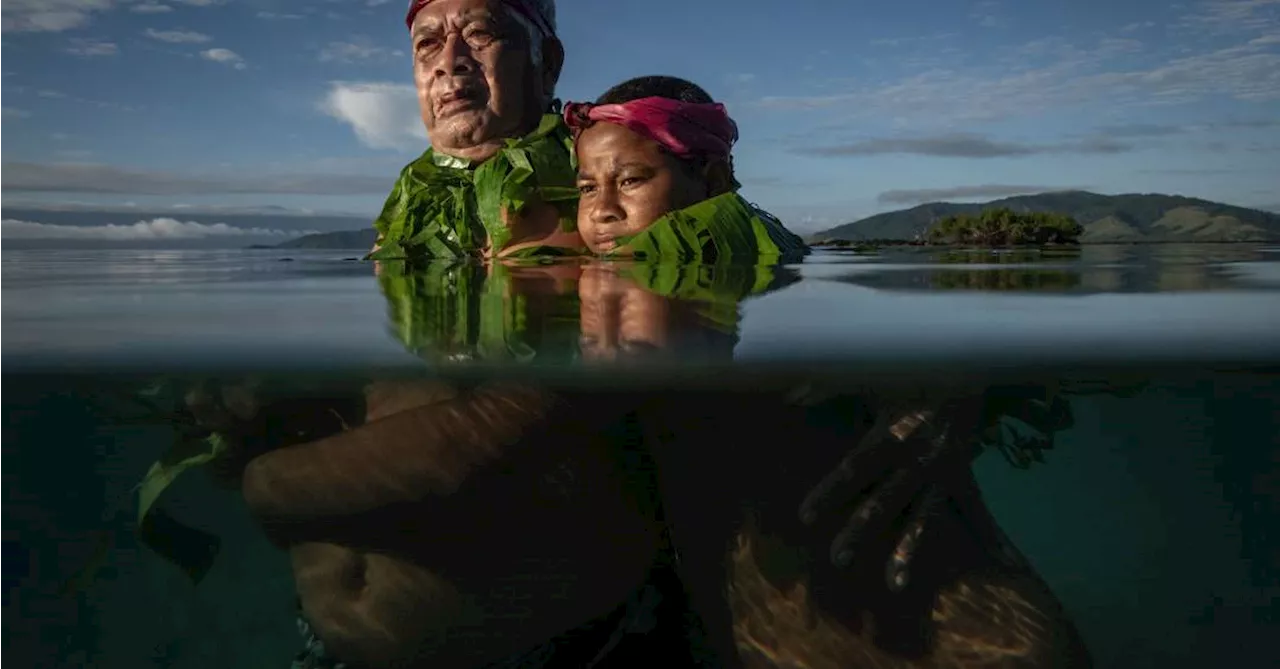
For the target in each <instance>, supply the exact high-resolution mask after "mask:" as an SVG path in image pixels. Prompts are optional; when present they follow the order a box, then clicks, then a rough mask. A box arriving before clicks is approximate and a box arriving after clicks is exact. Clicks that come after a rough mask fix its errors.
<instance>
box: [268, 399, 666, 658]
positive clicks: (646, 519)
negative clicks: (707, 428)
mask: <svg viewBox="0 0 1280 669" xmlns="http://www.w3.org/2000/svg"><path fill="white" fill-rule="evenodd" d="M433 385H434V384H414V385H413V386H409V387H405V386H403V385H400V386H399V387H397V388H395V389H394V390H393V391H392V392H389V393H388V392H385V391H387V390H388V389H387V388H385V387H384V388H381V389H378V390H375V391H373V392H371V394H370V397H371V398H376V397H378V396H380V395H381V396H383V397H391V398H394V400H393V401H394V402H396V403H398V404H399V406H398V407H394V408H392V407H389V406H386V405H382V404H381V403H379V402H377V401H376V399H375V402H373V403H371V404H370V407H369V412H368V413H369V419H370V422H369V423H367V424H366V425H364V426H362V427H360V428H357V429H356V430H352V431H348V432H344V433H342V434H339V435H335V436H334V437H330V438H328V439H325V440H321V441H318V442H313V443H311V444H306V445H302V446H297V447H290V448H286V449H282V450H280V451H277V452H274V453H270V454H267V455H264V456H261V457H259V458H258V459H256V460H255V461H253V462H252V463H251V464H250V465H249V467H248V469H247V470H246V473H245V478H244V492H245V497H246V499H247V500H248V501H249V504H250V507H251V509H252V510H253V511H254V513H255V514H256V515H257V516H258V518H259V519H260V520H261V521H262V523H263V525H264V527H266V528H267V529H268V532H269V533H270V534H272V535H273V536H274V537H275V538H276V539H277V541H280V542H282V543H286V544H288V545H289V550H290V555H291V559H292V562H293V567H294V574H295V578H296V582H297V586H298V593H299V597H300V599H301V604H302V610H303V613H304V615H305V617H306V619H307V620H308V621H309V623H310V625H311V626H312V628H313V629H314V631H315V632H316V634H317V635H318V637H319V638H320V639H321V640H322V641H323V642H324V644H325V646H326V648H327V649H329V651H330V652H331V653H332V655H333V656H334V657H336V658H339V659H341V660H342V661H344V662H347V663H349V664H350V665H351V666H354V667H366V668H370V669H372V668H375V667H408V666H479V665H482V664H484V663H485V662H489V661H493V660H497V659H500V658H502V657H506V656H509V655H511V654H515V653H519V652H521V651H524V650H526V649H528V648H531V647H535V646H537V645H539V643H540V642H544V641H545V640H546V639H548V638H551V637H554V636H555V635H557V634H559V633H562V632H565V631H567V630H569V629H571V628H574V627H577V626H579V625H582V624H584V623H587V622H588V621H590V620H592V619H594V618H599V617H602V616H607V615H608V614H610V613H611V612H614V610H615V609H618V608H619V607H620V606H622V605H624V604H625V602H627V601H628V599H629V598H630V597H631V596H632V595H633V594H634V593H635V592H636V591H638V590H640V589H641V588H642V587H643V586H644V584H645V582H646V579H647V578H648V577H649V575H650V571H651V570H652V568H653V567H654V564H655V560H656V557H657V554H658V551H659V550H660V548H661V544H662V535H661V529H660V527H659V525H658V523H657V521H656V512H655V510H654V508H653V507H654V501H653V500H652V496H651V495H652V493H651V492H650V490H651V487H649V486H646V485H645V481H644V480H643V477H644V476H645V475H646V468H645V467H643V466H640V467H637V466H632V465H633V463H624V462H622V460H621V459H622V458H624V457H625V455H626V454H625V453H620V452H619V449H618V448H617V447H618V446H624V447H625V443H620V442H619V440H620V439H625V437H622V436H621V435H620V434H619V433H618V432H617V431H616V430H615V431H611V430H610V428H611V427H612V426H613V425H615V424H616V421H615V419H614V417H605V416H604V415H601V414H600V413H598V412H597V413H596V414H595V415H592V413H591V412H592V410H593V409H599V406H598V405H591V404H588V403H585V402H574V401H573V399H572V398H569V399H567V398H565V397H564V396H556V395H552V394H551V393H547V392H543V391H540V390H534V389H529V388H524V387H515V386H489V387H481V388H476V389H474V390H472V391H469V392H456V391H453V390H451V389H448V388H446V387H443V386H437V387H435V388H433V387H432V386H433ZM407 398H408V399H407ZM406 402H407V403H408V404H409V405H413V406H408V407H407V410H402V411H399V412H397V413H395V414H394V415H390V416H387V415H385V414H386V413H387V412H388V411H391V410H394V409H406V406H407V405H406ZM580 412H585V416H584V413H580Z"/></svg>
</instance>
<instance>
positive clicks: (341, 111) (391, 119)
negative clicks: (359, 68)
mask: <svg viewBox="0 0 1280 669" xmlns="http://www.w3.org/2000/svg"><path fill="white" fill-rule="evenodd" d="M320 108H321V109H322V110H323V111H324V112H325V113H326V114H329V115H330V116H333V117H334V118H336V119H338V120H340V121H343V122H345V123H347V124H349V125H350V126H351V129H352V130H354V131H355V133H356V137H358V138H359V139H360V141H361V142H362V143H364V144H365V145H366V146H370V147H373V148H379V149H402V150H412V151H418V150H420V148H421V147H422V144H423V141H424V140H426V138H427V132H426V129H425V128H424V127H423V125H422V118H421V116H420V115H419V112H418V96H417V92H416V91H415V90H414V87H413V86H412V85H406V84H393V83H387V82H342V81H336V82H333V83H332V84H331V86H330V89H329V92H328V94H326V95H325V97H324V99H323V100H322V101H321V102H320Z"/></svg>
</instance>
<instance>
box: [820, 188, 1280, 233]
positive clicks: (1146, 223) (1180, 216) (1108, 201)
mask: <svg viewBox="0 0 1280 669" xmlns="http://www.w3.org/2000/svg"><path fill="white" fill-rule="evenodd" d="M995 207H1008V208H1009V209H1012V210H1013V211H1015V212H1052V213H1061V214H1066V215H1068V216H1071V217H1072V218H1074V219H1076V221H1077V222H1079V223H1080V224H1081V225H1083V226H1084V235H1083V236H1081V238H1080V241H1081V242H1082V243H1085V244H1089V243H1106V242H1233V241H1239V242H1245V241H1276V240H1280V214H1274V213H1270V212H1266V211H1259V210H1257V209H1247V208H1245V207H1235V206H1232V205H1229V204H1222V203H1220V202H1210V201H1209V200H1201V199H1199V198H1193V197H1182V196H1178V195H1159V194H1136V193H1135V194H1128V195H1099V194H1097V193H1089V192H1085V191H1060V192H1053V193H1040V194H1038V195H1019V196H1016V197H1008V198H1004V199H1000V200H993V201H991V202H985V203H953V202H930V203H927V204H922V205H919V206H916V207H912V208H910V209H903V210H900V211H891V212H886V213H883V214H876V215H875V216H871V217H868V218H864V219H862V220H860V221H855V222H853V223H846V224H844V225H839V226H836V227H834V228H831V229H830V230H824V231H822V232H819V233H817V234H814V235H813V236H812V237H811V238H810V241H811V242H815V241H828V240H837V239H844V240H849V241H859V240H872V239H904V240H909V239H914V238H915V237H916V236H917V235H920V234H923V233H924V231H925V230H926V229H927V228H928V227H929V226H930V225H932V224H933V223H934V222H935V221H937V220H939V219H941V218H944V217H946V216H950V215H952V214H976V213H978V212H980V211H982V210H984V209H989V208H995Z"/></svg>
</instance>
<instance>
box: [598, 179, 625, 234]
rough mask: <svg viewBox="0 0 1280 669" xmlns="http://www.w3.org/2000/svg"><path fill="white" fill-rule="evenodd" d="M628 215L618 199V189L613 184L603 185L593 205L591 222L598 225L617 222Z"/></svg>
mask: <svg viewBox="0 0 1280 669" xmlns="http://www.w3.org/2000/svg"><path fill="white" fill-rule="evenodd" d="M626 217H627V212H626V210H624V209H623V208H622V203H621V202H619V199H618V189H616V188H613V187H611V186H604V187H601V188H600V190H599V191H597V193H596V197H595V201H594V202H593V203H592V207H591V222H592V223H595V224H597V225H604V224H608V223H617V222H618V221H621V220H623V219H625V218H626Z"/></svg>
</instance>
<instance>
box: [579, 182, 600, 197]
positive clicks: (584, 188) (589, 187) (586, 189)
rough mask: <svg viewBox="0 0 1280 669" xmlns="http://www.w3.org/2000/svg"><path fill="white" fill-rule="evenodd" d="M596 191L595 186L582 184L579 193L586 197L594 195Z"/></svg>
mask: <svg viewBox="0 0 1280 669" xmlns="http://www.w3.org/2000/svg"><path fill="white" fill-rule="evenodd" d="M595 190H596V187H595V184H581V185H579V186H578V193H579V194H580V195H586V194H587V193H593V192H595Z"/></svg>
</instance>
